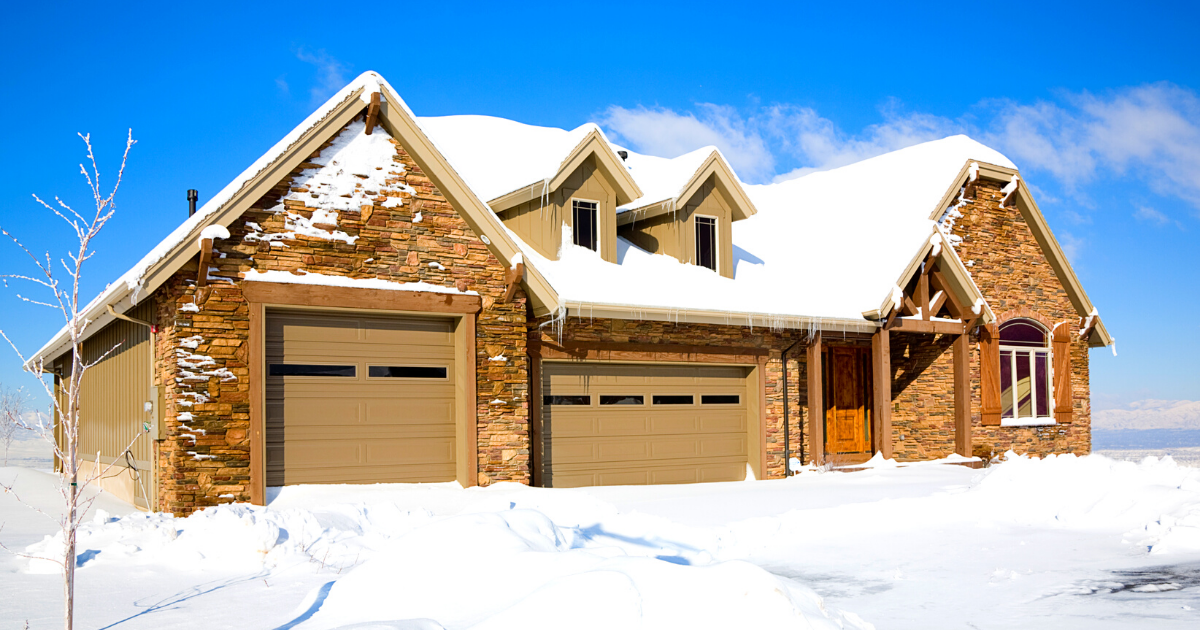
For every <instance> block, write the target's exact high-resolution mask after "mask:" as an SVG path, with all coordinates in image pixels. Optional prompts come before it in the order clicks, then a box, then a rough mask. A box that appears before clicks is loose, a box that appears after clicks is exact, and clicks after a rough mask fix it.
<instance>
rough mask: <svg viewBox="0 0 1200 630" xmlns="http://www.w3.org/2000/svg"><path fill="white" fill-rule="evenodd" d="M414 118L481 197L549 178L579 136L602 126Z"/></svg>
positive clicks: (482, 118)
mask: <svg viewBox="0 0 1200 630" xmlns="http://www.w3.org/2000/svg"><path fill="white" fill-rule="evenodd" d="M417 123H418V124H419V125H420V126H421V130H422V131H424V132H425V135H427V136H429V139H430V140H432V141H433V143H434V145H436V146H437V148H438V150H439V151H441V152H442V155H444V156H445V157H446V160H447V161H449V162H450V164H451V165H452V166H453V167H454V170H455V171H457V172H458V174H459V175H460V176H462V178H463V180H465V181H466V182H467V185H468V186H470V187H471V188H472V190H474V191H475V194H476V195H477V196H478V197H479V198H480V199H482V200H484V201H490V200H492V199H495V198H497V197H500V196H503V195H505V194H508V193H510V192H513V191H514V190H517V189H520V188H523V187H525V186H528V185H530V184H534V183H536V182H541V181H548V180H550V179H551V178H553V177H554V176H555V175H556V174H557V173H558V169H559V168H561V167H562V164H563V161H564V160H566V159H567V157H568V156H569V155H570V153H571V151H572V150H573V149H574V148H575V147H577V146H579V143H580V142H583V139H584V138H586V137H587V135H588V134H589V133H591V132H593V131H597V132H599V131H600V128H599V127H597V126H596V125H594V124H592V123H588V124H585V125H581V126H579V127H576V128H575V129H572V130H571V131H567V130H565V129H557V128H554V127H535V126H533V125H526V124H523V123H519V122H516V121H512V120H506V119H504V118H495V117H492V116H437V117H427V118H418V119H417Z"/></svg>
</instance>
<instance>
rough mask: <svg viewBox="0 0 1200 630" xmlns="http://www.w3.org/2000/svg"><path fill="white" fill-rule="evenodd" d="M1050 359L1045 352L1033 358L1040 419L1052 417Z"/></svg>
mask: <svg viewBox="0 0 1200 630" xmlns="http://www.w3.org/2000/svg"><path fill="white" fill-rule="evenodd" d="M1049 358H1050V357H1049V356H1047V355H1046V354H1045V353H1044V352H1039V353H1037V356H1035V357H1034V358H1033V361H1034V368H1033V369H1034V381H1035V383H1036V385H1037V400H1035V401H1034V404H1035V407H1036V409H1035V411H1036V412H1037V416H1038V417H1039V418H1046V417H1049V416H1050V372H1049V370H1048V369H1047V367H1046V360H1047V359H1049Z"/></svg>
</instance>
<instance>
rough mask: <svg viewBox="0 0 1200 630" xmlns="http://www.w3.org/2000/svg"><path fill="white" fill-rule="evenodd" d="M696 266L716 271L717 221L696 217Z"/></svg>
mask: <svg viewBox="0 0 1200 630" xmlns="http://www.w3.org/2000/svg"><path fill="white" fill-rule="evenodd" d="M696 264H697V265H700V266H701V267H707V268H709V269H712V270H713V271H716V270H717V221H716V219H713V218H710V217H696Z"/></svg>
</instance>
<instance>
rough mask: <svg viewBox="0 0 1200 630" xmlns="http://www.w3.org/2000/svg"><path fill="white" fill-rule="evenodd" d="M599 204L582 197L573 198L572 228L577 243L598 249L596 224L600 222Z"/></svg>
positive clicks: (594, 249) (593, 249) (591, 248)
mask: <svg viewBox="0 0 1200 630" xmlns="http://www.w3.org/2000/svg"><path fill="white" fill-rule="evenodd" d="M598 206H599V204H598V203H596V202H595V201H584V200H582V199H572V200H571V222H572V223H571V225H572V227H571V230H572V232H571V233H572V236H573V239H574V241H575V244H576V245H578V246H580V247H586V248H588V249H590V250H592V251H596V249H597V245H598V239H597V237H596V225H597V223H599V220H598V217H597V216H596V210H597V208H598Z"/></svg>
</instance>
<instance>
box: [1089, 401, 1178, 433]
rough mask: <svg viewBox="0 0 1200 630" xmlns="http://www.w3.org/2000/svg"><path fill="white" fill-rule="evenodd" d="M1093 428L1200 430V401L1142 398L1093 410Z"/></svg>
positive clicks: (1118, 429)
mask: <svg viewBox="0 0 1200 630" xmlns="http://www.w3.org/2000/svg"><path fill="white" fill-rule="evenodd" d="M1092 428H1093V429H1095V430H1099V431H1123V430H1147V429H1187V430H1200V400H1139V401H1137V402H1135V403H1130V405H1129V406H1128V407H1127V408H1124V409H1104V410H1100V411H1093V412H1092Z"/></svg>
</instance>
